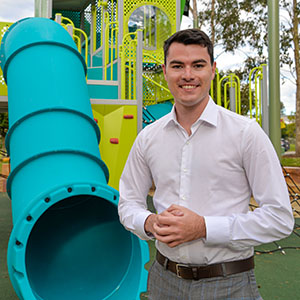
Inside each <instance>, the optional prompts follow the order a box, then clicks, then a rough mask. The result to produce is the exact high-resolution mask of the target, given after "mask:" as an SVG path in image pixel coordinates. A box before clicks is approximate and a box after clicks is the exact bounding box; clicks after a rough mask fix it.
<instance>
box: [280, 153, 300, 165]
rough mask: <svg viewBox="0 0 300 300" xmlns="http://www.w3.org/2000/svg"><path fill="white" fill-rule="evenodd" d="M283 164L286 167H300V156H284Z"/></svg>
mask: <svg viewBox="0 0 300 300" xmlns="http://www.w3.org/2000/svg"><path fill="white" fill-rule="evenodd" d="M281 164H282V165H283V166H284V167H300V157H284V156H283V157H282V158H281Z"/></svg>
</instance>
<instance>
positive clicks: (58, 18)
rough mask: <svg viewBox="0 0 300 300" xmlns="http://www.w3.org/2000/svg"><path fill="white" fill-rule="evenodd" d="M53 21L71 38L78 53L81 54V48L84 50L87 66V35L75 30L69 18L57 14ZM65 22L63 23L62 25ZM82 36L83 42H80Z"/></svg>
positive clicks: (78, 29)
mask: <svg viewBox="0 0 300 300" xmlns="http://www.w3.org/2000/svg"><path fill="white" fill-rule="evenodd" d="M55 21H56V22H57V23H59V24H60V25H62V26H63V27H64V28H65V29H66V30H67V31H68V32H69V34H70V35H71V36H72V38H73V40H74V42H75V44H76V46H77V49H78V51H79V53H80V54H81V52H82V48H83V47H84V49H85V55H84V57H85V63H86V64H88V37H87V34H86V33H85V32H84V31H83V30H82V29H80V28H76V27H75V25H74V23H73V21H72V20H71V19H69V18H66V17H64V16H63V15H62V14H60V13H57V14H56V15H55ZM63 22H65V23H63ZM82 35H83V41H82V38H81V37H82Z"/></svg>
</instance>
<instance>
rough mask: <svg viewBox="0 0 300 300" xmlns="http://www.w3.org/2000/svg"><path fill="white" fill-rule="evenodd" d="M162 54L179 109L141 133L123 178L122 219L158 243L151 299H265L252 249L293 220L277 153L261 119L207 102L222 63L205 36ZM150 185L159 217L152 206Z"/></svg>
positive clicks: (181, 35) (193, 34)
mask: <svg viewBox="0 0 300 300" xmlns="http://www.w3.org/2000/svg"><path fill="white" fill-rule="evenodd" d="M164 52H165V63H164V65H163V71H164V76H165V79H166V81H167V83H168V86H169V89H170V91H171V93H172V95H173V96H174V101H175V105H174V107H173V110H172V111H171V113H170V114H168V115H166V116H164V117H163V118H161V119H159V120H158V121H156V122H155V123H153V124H152V125H149V126H147V127H146V128H145V129H144V130H143V131H142V132H141V133H140V134H139V135H138V137H137V139H136V141H135V143H134V145H133V147H132V150H131V153H130V155H129V157H128V161H127V163H126V166H125V168H124V172H123V174H122V177H121V180H120V202H119V215H120V220H121V222H122V223H123V225H124V226H125V227H126V228H127V229H128V230H130V231H132V232H133V233H135V234H136V235H138V236H139V237H140V238H141V239H149V238H153V237H154V238H155V239H156V248H157V257H156V258H157V259H156V261H155V262H154V264H153V266H152V267H151V270H150V273H149V278H148V290H149V299H152V300H159V299H180V300H185V299H204V300H207V299H220V300H224V299H231V300H233V299H237V300H238V299H239V300H240V299H261V297H260V295H259V292H258V289H257V286H256V282H255V278H254V271H253V268H254V262H253V247H254V246H256V245H259V244H261V243H269V242H272V241H274V240H278V239H281V238H284V237H286V236H288V235H289V234H290V233H291V231H292V229H293V224H294V219H293V215H292V210H291V206H290V202H289V196H288V191H287V188H286V184H285V180H284V178H283V175H282V171H281V167H280V163H279V161H278V158H277V155H276V153H275V151H274V149H273V147H272V144H271V142H270V141H269V139H268V138H267V136H266V135H265V134H264V132H263V131H262V129H261V128H260V127H259V126H258V125H257V123H256V122H255V121H253V120H249V119H247V118H245V117H242V116H239V115H237V114H235V113H232V112H230V111H228V110H226V109H224V108H222V107H219V106H217V105H216V104H215V103H214V102H213V100H212V99H211V98H210V97H209V89H210V83H211V80H213V78H214V74H215V69H216V63H215V62H214V60H213V45H212V44H211V41H210V40H209V38H208V37H207V35H206V34H205V33H204V32H202V31H200V30H197V29H188V30H183V31H180V32H177V33H175V34H174V35H173V36H171V37H170V38H169V39H168V40H167V41H166V42H165V45H164ZM152 180H153V181H154V183H155V186H156V191H155V194H154V197H153V202H154V205H155V208H156V210H157V214H152V213H151V212H149V211H148V210H147V205H146V197H147V193H148V191H149V188H150V186H151V183H152ZM251 195H253V196H254V198H255V200H256V201H257V203H258V204H259V205H260V208H257V209H256V210H255V211H253V212H250V211H249V207H248V205H249V201H250V198H251Z"/></svg>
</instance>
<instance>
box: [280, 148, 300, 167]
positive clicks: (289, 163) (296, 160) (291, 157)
mask: <svg viewBox="0 0 300 300" xmlns="http://www.w3.org/2000/svg"><path fill="white" fill-rule="evenodd" d="M289 151H295V144H290V149H289ZM281 164H282V165H283V166H284V167H300V157H299V156H295V154H286V155H282V157H281Z"/></svg>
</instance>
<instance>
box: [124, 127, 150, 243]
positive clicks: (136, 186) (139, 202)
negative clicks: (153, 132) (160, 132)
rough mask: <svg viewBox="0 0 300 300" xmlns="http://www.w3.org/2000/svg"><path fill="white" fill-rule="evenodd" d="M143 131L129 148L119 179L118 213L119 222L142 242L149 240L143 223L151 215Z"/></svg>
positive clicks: (148, 172) (148, 175)
mask: <svg viewBox="0 0 300 300" xmlns="http://www.w3.org/2000/svg"><path fill="white" fill-rule="evenodd" d="M143 131H144V130H143ZM143 131H141V133H140V134H139V135H138V137H137V138H136V140H135V142H134V144H133V146H132V148H131V151H130V153H129V156H128V159H127V162H126V164H125V167H124V170H123V173H122V176H121V179H120V184H119V192H120V199H119V204H118V212H119V217H120V222H121V223H122V224H123V225H124V227H125V228H126V229H127V230H129V231H131V232H133V233H134V234H136V235H137V236H138V237H139V238H141V239H143V240H149V239H150V238H151V236H149V235H147V233H146V232H145V230H144V223H145V220H146V219H147V217H148V216H149V215H150V214H151V212H150V211H149V210H148V209H147V195H148V192H149V189H150V187H151V185H152V176H151V172H150V170H149V167H148V165H147V163H146V160H145V158H144V149H143V147H144V144H145V143H144V141H143V136H144V135H143Z"/></svg>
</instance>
